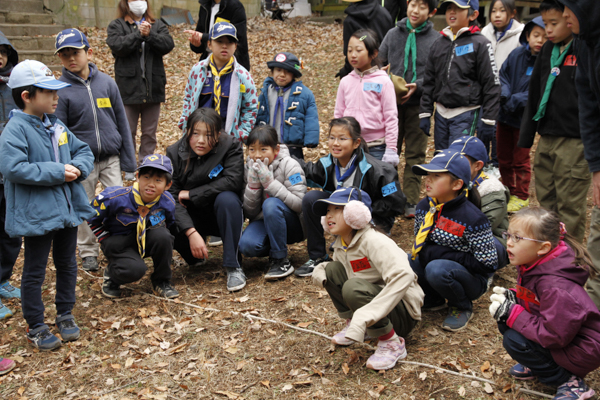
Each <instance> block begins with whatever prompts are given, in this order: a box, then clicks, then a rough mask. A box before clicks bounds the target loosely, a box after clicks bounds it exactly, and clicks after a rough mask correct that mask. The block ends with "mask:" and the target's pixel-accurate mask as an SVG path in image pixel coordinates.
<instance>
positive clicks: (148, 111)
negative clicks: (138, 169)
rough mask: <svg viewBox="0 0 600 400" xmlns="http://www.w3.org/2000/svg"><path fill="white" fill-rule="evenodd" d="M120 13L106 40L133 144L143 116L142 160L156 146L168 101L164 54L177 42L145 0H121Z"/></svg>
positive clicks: (109, 26) (140, 160)
mask: <svg viewBox="0 0 600 400" xmlns="http://www.w3.org/2000/svg"><path fill="white" fill-rule="evenodd" d="M117 15H118V17H117V19H115V20H114V21H112V22H111V23H110V24H109V25H108V29H107V31H106V33H107V38H106V44H108V47H110V49H111V51H112V54H113V56H114V57H115V80H116V81H117V86H119V91H120V92H121V97H122V98H123V104H124V105H125V112H126V113H127V119H128V120H129V127H130V129H131V135H132V137H133V144H134V146H135V136H136V132H137V125H138V119H139V118H140V117H141V119H142V122H141V130H142V137H141V138H140V148H139V153H138V164H139V163H141V162H142V160H143V159H144V157H146V156H147V155H149V154H153V153H154V150H155V149H156V128H157V126H158V117H159V115H160V103H162V102H164V101H165V85H166V83H167V77H166V74H165V67H164V64H163V56H164V55H165V54H168V53H169V52H170V51H171V50H173V47H175V43H174V42H173V38H172V37H171V35H169V29H168V28H167V26H166V25H165V24H164V23H163V22H162V20H161V19H160V18H159V19H155V18H154V15H153V14H152V11H151V10H150V9H149V7H148V3H147V1H146V0H120V1H119V5H118V7H117Z"/></svg>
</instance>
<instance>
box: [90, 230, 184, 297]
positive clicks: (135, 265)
mask: <svg viewBox="0 0 600 400" xmlns="http://www.w3.org/2000/svg"><path fill="white" fill-rule="evenodd" d="M136 236H137V234H136V232H132V233H130V234H129V235H120V236H109V237H107V238H106V239H104V240H103V241H102V243H101V244H100V247H101V248H102V252H103V253H104V255H105V256H106V258H107V259H108V267H107V268H108V276H110V279H111V280H112V281H113V282H114V283H116V284H117V285H123V284H125V283H131V282H136V281H139V280H140V279H142V277H143V276H144V275H145V274H146V271H147V270H148V267H146V263H145V262H144V260H143V259H142V257H141V256H140V252H139V250H138V244H137V237H136ZM146 256H149V257H152V262H153V263H154V272H153V273H152V275H151V276H150V280H151V281H152V285H154V286H155V285H157V284H159V283H161V282H170V281H171V260H172V259H173V236H172V235H171V232H169V230H168V229H167V228H165V227H159V228H155V229H148V230H147V231H146Z"/></svg>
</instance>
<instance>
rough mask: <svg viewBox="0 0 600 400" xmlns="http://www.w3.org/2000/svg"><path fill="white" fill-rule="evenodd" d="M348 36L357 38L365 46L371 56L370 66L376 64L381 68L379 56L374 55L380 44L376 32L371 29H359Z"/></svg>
mask: <svg viewBox="0 0 600 400" xmlns="http://www.w3.org/2000/svg"><path fill="white" fill-rule="evenodd" d="M350 37H354V38H357V39H358V40H360V41H361V42H363V43H364V45H365V48H366V49H367V53H368V54H369V57H373V59H372V60H371V66H375V65H377V66H378V67H380V68H381V66H382V65H383V64H382V63H381V60H379V57H378V56H376V55H375V53H378V52H379V44H380V43H379V38H378V37H377V34H376V33H375V32H374V31H372V30H371V29H359V30H357V31H356V32H354V33H353V34H352V36H350Z"/></svg>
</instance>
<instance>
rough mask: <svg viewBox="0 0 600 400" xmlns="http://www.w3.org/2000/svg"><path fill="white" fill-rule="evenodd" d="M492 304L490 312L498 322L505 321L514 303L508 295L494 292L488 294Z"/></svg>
mask: <svg viewBox="0 0 600 400" xmlns="http://www.w3.org/2000/svg"><path fill="white" fill-rule="evenodd" d="M490 300H491V301H492V304H491V305H490V309H489V310H490V314H491V315H492V317H493V318H494V319H495V320H496V321H498V322H506V320H507V319H508V317H509V316H510V311H511V309H512V307H513V306H514V305H515V304H516V303H515V302H513V301H512V300H511V298H510V297H506V296H505V295H503V294H498V293H494V294H493V295H491V296H490Z"/></svg>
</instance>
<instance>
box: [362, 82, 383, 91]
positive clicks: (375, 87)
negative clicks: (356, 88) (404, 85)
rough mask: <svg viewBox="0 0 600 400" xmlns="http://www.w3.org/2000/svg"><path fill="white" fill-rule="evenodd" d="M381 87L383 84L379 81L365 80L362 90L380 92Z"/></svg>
mask: <svg viewBox="0 0 600 400" xmlns="http://www.w3.org/2000/svg"><path fill="white" fill-rule="evenodd" d="M382 88H383V85H382V84H381V83H373V82H365V84H364V85H363V90H364V91H365V92H376V93H381V89H382Z"/></svg>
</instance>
